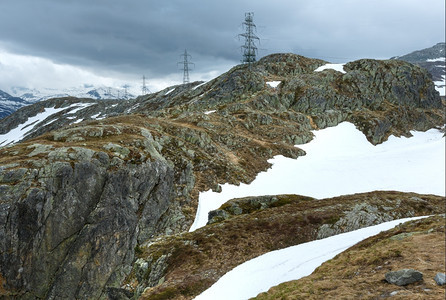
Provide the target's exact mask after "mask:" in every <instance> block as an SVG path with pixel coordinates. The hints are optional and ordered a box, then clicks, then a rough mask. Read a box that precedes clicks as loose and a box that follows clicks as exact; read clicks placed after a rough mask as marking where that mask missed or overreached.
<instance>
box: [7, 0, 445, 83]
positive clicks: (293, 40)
mask: <svg viewBox="0 0 446 300" xmlns="http://www.w3.org/2000/svg"><path fill="white" fill-rule="evenodd" d="M247 11H253V12H255V16H254V21H255V23H256V25H257V29H258V32H257V34H258V35H259V36H260V37H261V38H262V42H261V45H260V46H259V48H261V51H260V52H259V56H263V55H266V54H268V53H274V52H295V53H299V54H302V55H305V56H310V57H319V58H323V59H326V60H329V61H345V60H352V59H356V58H360V57H375V58H386V57H390V56H394V55H399V54H405V53H407V52H410V51H413V50H417V49H420V48H423V47H429V46H432V45H434V44H435V43H437V42H440V41H442V40H444V34H445V32H444V2H443V0H423V1H416V0H412V1H410V0H364V1H353V0H342V1H341V0H340V1H329V0H325V1H323V0H313V1H310V0H287V1H285V0H278V1H254V0H251V1H248V0H244V1H236V0H225V1H210V0H191V1H185V0H173V1H170V0H169V1H150V0H128V1H124V0H65V1H60V0H2V1H1V2H0V45H3V47H5V48H6V49H7V50H8V51H11V52H14V53H20V54H28V55H35V56H41V57H46V58H49V59H51V60H53V61H55V62H58V63H68V64H75V65H81V66H83V67H87V68H90V69H92V70H98V71H100V70H113V71H119V72H127V73H132V72H133V73H138V74H143V73H145V74H150V75H151V76H155V75H159V76H163V75H167V74H170V73H175V72H177V66H176V62H177V61H178V60H179V59H180V57H179V55H180V54H181V53H182V51H183V50H184V49H185V48H187V49H188V51H189V52H190V53H191V54H192V55H193V59H194V62H195V63H196V68H197V69H196V71H198V72H200V71H201V72H206V71H210V70H212V69H213V68H218V64H224V62H226V63H227V64H231V63H232V64H236V63H238V62H239V60H240V49H239V46H240V45H241V42H240V41H238V40H237V38H236V37H237V34H238V33H241V32H242V31H243V29H242V27H241V23H242V21H243V17H244V13H245V12H247Z"/></svg>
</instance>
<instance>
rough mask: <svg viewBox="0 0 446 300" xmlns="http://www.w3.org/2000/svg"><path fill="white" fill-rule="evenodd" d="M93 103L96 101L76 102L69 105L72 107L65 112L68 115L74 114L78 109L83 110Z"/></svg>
mask: <svg viewBox="0 0 446 300" xmlns="http://www.w3.org/2000/svg"><path fill="white" fill-rule="evenodd" d="M94 104H96V103H78V104H74V105H71V106H70V107H73V108H74V109H73V110H70V111H69V112H67V114H69V115H72V114H75V113H77V112H78V111H80V110H83V109H84V108H87V107H89V106H92V105H94Z"/></svg>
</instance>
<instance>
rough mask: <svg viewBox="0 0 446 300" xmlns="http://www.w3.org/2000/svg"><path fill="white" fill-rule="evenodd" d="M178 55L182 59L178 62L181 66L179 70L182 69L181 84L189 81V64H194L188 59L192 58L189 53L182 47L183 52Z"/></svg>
mask: <svg viewBox="0 0 446 300" xmlns="http://www.w3.org/2000/svg"><path fill="white" fill-rule="evenodd" d="M180 56H182V57H183V61H181V62H179V63H178V65H180V64H181V65H182V66H183V68H182V69H180V70H183V84H186V83H189V65H194V66H195V64H194V63H192V62H190V61H189V58H192V56H190V55H189V54H187V50H186V49H184V54H181V55H180Z"/></svg>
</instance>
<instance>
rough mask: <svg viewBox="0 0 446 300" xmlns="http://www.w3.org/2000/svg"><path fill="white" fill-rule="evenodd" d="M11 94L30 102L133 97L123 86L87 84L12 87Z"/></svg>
mask: <svg viewBox="0 0 446 300" xmlns="http://www.w3.org/2000/svg"><path fill="white" fill-rule="evenodd" d="M11 94H12V95H14V96H16V97H20V98H22V99H24V100H26V101H28V102H32V103H34V102H38V101H42V100H47V99H51V98H61V97H76V98H92V99H96V100H101V99H131V98H135V95H133V94H132V93H130V92H129V90H127V91H126V89H125V88H111V87H95V86H93V85H89V84H84V85H83V86H80V87H73V88H67V89H56V88H42V89H29V88H25V87H12V88H11Z"/></svg>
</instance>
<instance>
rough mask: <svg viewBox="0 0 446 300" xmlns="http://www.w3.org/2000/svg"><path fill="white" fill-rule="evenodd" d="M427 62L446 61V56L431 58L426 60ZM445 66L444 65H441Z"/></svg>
mask: <svg viewBox="0 0 446 300" xmlns="http://www.w3.org/2000/svg"><path fill="white" fill-rule="evenodd" d="M426 61H427V62H435V61H442V62H446V57H438V58H432V59H431V58H429V59H427V60H426ZM441 67H443V66H441Z"/></svg>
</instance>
